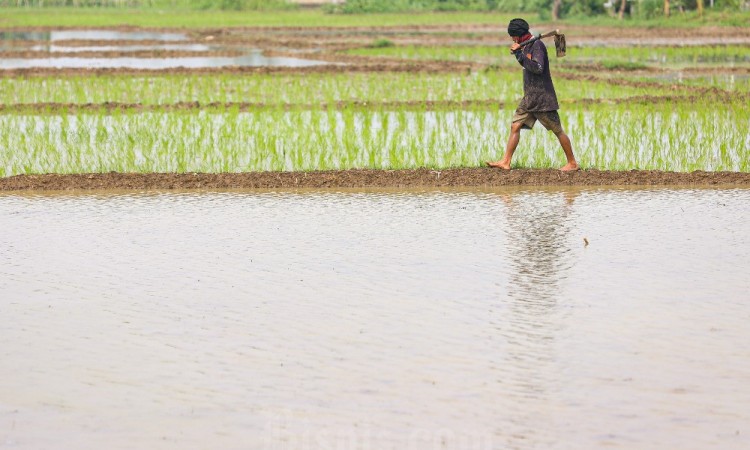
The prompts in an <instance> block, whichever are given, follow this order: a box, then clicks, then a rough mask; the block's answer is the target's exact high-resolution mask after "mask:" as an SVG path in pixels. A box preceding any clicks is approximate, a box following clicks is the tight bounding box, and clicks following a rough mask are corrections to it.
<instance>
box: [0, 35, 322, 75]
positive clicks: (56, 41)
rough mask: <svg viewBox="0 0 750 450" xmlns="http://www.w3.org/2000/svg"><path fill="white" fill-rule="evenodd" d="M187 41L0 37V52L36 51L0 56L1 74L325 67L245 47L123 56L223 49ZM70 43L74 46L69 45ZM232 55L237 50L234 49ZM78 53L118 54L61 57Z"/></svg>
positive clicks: (184, 37)
mask: <svg viewBox="0 0 750 450" xmlns="http://www.w3.org/2000/svg"><path fill="white" fill-rule="evenodd" d="M188 40H189V38H188V36H187V35H186V34H184V33H164V32H155V31H113V30H63V31H45V32H35V31H28V32H5V33H0V49H3V50H4V51H13V50H24V49H25V47H18V43H19V42H24V41H32V42H36V41H40V42H42V44H36V45H33V46H31V47H29V49H31V50H32V51H34V52H39V53H40V55H39V57H35V56H30V57H29V56H28V55H25V56H24V57H4V58H0V70H3V69H5V70H8V69H50V68H51V69H87V68H88V69H151V70H161V69H173V68H178V67H182V68H188V69H200V68H217V67H263V66H274V67H311V66H319V65H325V64H329V63H328V62H325V61H314V60H308V59H301V58H294V57H286V56H265V55H264V54H263V51H262V50H259V49H252V48H245V49H242V51H241V53H242V54H241V55H240V56H234V57H230V56H211V55H201V56H180V57H169V58H161V57H158V56H155V57H154V56H151V57H137V56H127V53H132V52H143V51H153V52H159V51H182V52H204V53H205V52H211V51H214V52H221V51H226V50H227V49H226V48H225V47H223V46H219V45H207V44H197V43H182V44H180V42H184V41H188ZM80 41H84V42H85V41H92V42H100V41H105V42H106V41H111V42H112V45H96V46H81V45H79V43H80ZM138 41H149V42H150V43H149V44H140V45H132V44H131V43H132V42H138ZM71 42H73V43H75V45H71V44H70V43H71ZM66 43H68V44H66ZM235 51H236V49H235ZM82 52H119V53H123V55H122V56H118V57H97V56H89V57H77V56H61V55H66V54H73V55H74V54H76V53H82Z"/></svg>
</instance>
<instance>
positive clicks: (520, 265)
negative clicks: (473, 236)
mask: <svg viewBox="0 0 750 450" xmlns="http://www.w3.org/2000/svg"><path fill="white" fill-rule="evenodd" d="M577 195H578V192H577V191H571V190H565V191H562V192H544V191H542V192H515V193H508V194H506V195H501V196H500V198H501V200H502V201H503V203H504V204H505V209H504V214H503V217H504V218H505V221H504V222H505V223H504V224H503V225H502V226H503V228H504V229H505V230H506V232H505V235H506V236H507V241H506V242H505V244H504V248H503V251H504V252H506V254H507V257H508V266H507V269H506V270H507V271H508V275H509V280H508V284H507V287H505V289H503V290H502V292H501V293H500V295H501V299H502V300H501V301H502V303H503V304H504V305H507V308H506V309H503V310H502V312H503V314H502V316H500V317H499V320H498V331H499V333H500V335H501V336H503V337H504V338H505V345H504V347H503V349H504V351H503V352H500V353H499V355H500V358H501V359H499V360H498V361H497V366H498V367H501V368H502V370H503V372H502V384H501V386H500V387H499V389H498V396H499V397H501V398H502V401H503V404H504V407H505V409H506V410H507V411H512V413H509V414H507V416H506V418H507V420H508V421H509V424H508V425H507V428H509V429H510V431H511V433H510V437H509V438H508V439H509V442H508V445H506V447H510V448H516V447H534V448H536V447H539V448H546V447H550V446H551V445H552V443H551V442H548V441H545V440H544V436H539V434H538V432H537V431H538V429H539V427H541V426H549V424H552V423H555V421H556V420H557V419H558V418H557V417H556V412H557V411H559V403H558V402H559V397H558V396H557V395H556V393H555V388H556V386H557V385H558V381H559V377H560V374H559V370H560V363H559V360H558V346H559V345H560V340H559V339H560V333H561V331H562V330H563V328H564V324H565V314H566V310H565V308H560V307H559V302H560V300H561V286H560V285H561V283H563V282H564V280H565V279H566V278H567V276H568V274H569V272H570V270H571V269H572V267H573V264H574V262H575V256H574V253H573V252H572V251H571V244H572V240H571V239H570V238H571V228H572V227H573V224H572V222H573V221H572V220H571V214H572V212H573V203H574V200H575V197H576V196H577ZM563 302H564V300H563ZM503 431H506V430H503Z"/></svg>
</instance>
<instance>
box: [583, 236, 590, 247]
mask: <svg viewBox="0 0 750 450" xmlns="http://www.w3.org/2000/svg"><path fill="white" fill-rule="evenodd" d="M587 245H589V240H588V239H586V238H583V246H584V247H586V246H587Z"/></svg>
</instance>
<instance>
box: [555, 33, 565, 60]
mask: <svg viewBox="0 0 750 450" xmlns="http://www.w3.org/2000/svg"><path fill="white" fill-rule="evenodd" d="M566 50H567V47H566V45H565V35H564V34H556V35H555V51H556V53H557V57H558V58H562V57H563V56H565V51H566Z"/></svg>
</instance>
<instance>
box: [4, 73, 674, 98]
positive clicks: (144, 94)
mask: <svg viewBox="0 0 750 450" xmlns="http://www.w3.org/2000/svg"><path fill="white" fill-rule="evenodd" d="M556 88H557V91H558V95H559V96H560V98H561V99H583V98H592V99H597V98H624V97H630V96H638V95H662V94H671V95H674V94H675V92H674V91H672V90H671V89H669V88H668V87H667V86H665V87H664V88H663V89H660V88H655V87H648V86H630V85H625V84H623V85H617V84H613V83H611V82H606V81H601V82H598V81H591V80H576V79H570V80H565V81H563V82H558V83H556ZM521 93H522V80H521V73H520V70H518V68H517V67H513V68H508V69H507V70H483V71H476V72H472V73H470V74H455V73H444V74H425V73H355V74H289V75H252V76H241V75H226V74H224V75H163V76H149V77H132V76H102V77H92V76H75V77H64V78H54V77H30V78H0V103H2V104H33V103H61V104H71V103H75V104H85V103H106V102H116V103H127V104H130V103H141V104H144V105H160V104H173V103H180V102H200V103H204V104H205V103H211V102H221V103H233V102H246V103H263V104H270V105H278V104H300V103H305V104H310V103H312V104H315V103H318V104H320V103H335V102H355V101H356V102H389V101H402V102H414V101H416V102H419V101H433V102H434V101H449V100H450V101H457V102H462V101H471V100H498V101H500V102H514V101H516V100H517V99H518V98H519V97H520V96H521Z"/></svg>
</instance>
